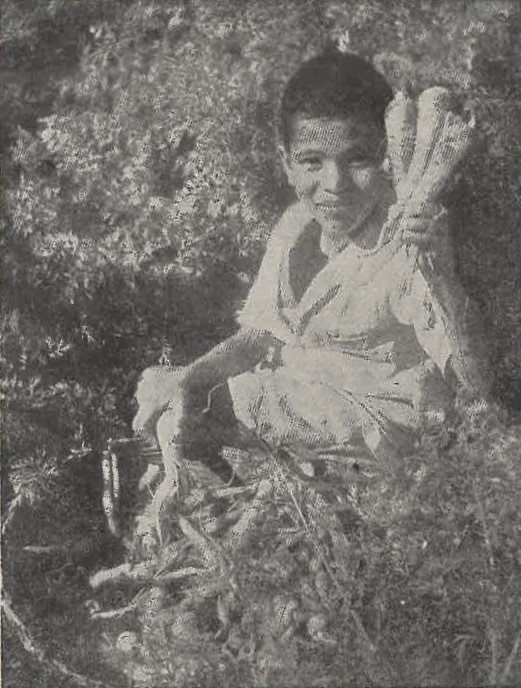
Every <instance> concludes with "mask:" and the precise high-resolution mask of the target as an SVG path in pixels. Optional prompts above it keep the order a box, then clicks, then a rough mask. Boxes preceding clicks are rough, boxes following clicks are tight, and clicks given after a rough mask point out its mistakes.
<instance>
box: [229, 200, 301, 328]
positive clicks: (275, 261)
mask: <svg viewBox="0 0 521 688" xmlns="http://www.w3.org/2000/svg"><path fill="white" fill-rule="evenodd" d="M306 221H309V217H308V215H307V214H306V212H305V210H304V209H302V208H301V206H300V205H298V204H297V205H294V206H291V207H290V208H288V210H286V212H285V213H284V215H283V216H282V218H281V219H280V221H279V223H278V224H277V226H276V227H275V228H274V230H273V233H272V235H271V237H270V239H269V240H268V244H267V247H266V253H265V254H264V258H263V260H262V263H261V266H260V269H259V273H258V275H257V277H256V279H255V281H254V283H253V285H252V287H251V289H250V293H249V294H248V297H247V299H246V301H245V304H244V306H243V308H242V310H241V311H240V313H239V314H238V322H239V325H240V326H241V327H243V328H252V329H259V330H267V331H269V332H271V333H272V334H273V335H274V336H275V337H278V338H280V339H282V340H285V339H287V338H291V332H290V330H289V329H288V326H287V324H286V323H285V322H284V320H283V319H282V318H281V314H280V305H281V304H280V303H279V287H280V283H281V272H282V266H283V264H284V261H285V259H287V255H288V251H289V250H290V248H291V246H292V245H293V243H294V241H295V239H296V236H298V233H299V232H300V231H301V228H302V227H303V226H304V225H305V223H306Z"/></svg>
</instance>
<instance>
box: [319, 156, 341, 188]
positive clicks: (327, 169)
mask: <svg viewBox="0 0 521 688" xmlns="http://www.w3.org/2000/svg"><path fill="white" fill-rule="evenodd" d="M346 176H347V175H346V173H345V171H343V170H342V168H341V167H340V165H339V164H338V163H336V162H334V161H333V160H330V161H328V163H327V164H326V165H324V169H323V178H322V179H323V184H324V189H325V190H326V191H329V192H330V193H338V192H339V191H340V190H341V189H343V188H344V186H345V185H346V181H347V180H346Z"/></svg>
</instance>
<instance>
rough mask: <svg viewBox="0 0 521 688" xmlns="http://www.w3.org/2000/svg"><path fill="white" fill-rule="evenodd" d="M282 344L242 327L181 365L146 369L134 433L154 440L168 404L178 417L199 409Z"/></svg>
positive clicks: (262, 332)
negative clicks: (218, 387) (216, 390)
mask: <svg viewBox="0 0 521 688" xmlns="http://www.w3.org/2000/svg"><path fill="white" fill-rule="evenodd" d="M281 344H282V343H281V342H280V340H278V339H277V338H276V337H274V336H273V335H272V334H271V333H270V332H268V331H266V330H255V329H241V330H239V332H237V333H236V334H234V335H233V336H231V337H229V338H228V339H226V340H225V341H224V342H222V343H221V344H218V345H217V346H215V347H214V348H213V349H211V350H210V351H209V352H208V353H206V354H204V356H201V357H200V358H198V359H196V360H195V361H194V362H193V363H191V364H189V365H187V366H185V367H183V368H175V369H173V368H168V367H165V366H156V367H153V368H148V369H147V370H145V372H144V373H143V375H142V377H141V380H140V382H139V385H138V388H137V392H136V399H137V401H138V406H139V408H138V412H137V414H136V416H135V418H134V421H133V430H134V432H136V433H138V434H142V435H145V436H146V437H148V438H149V439H151V440H154V439H155V426H156V423H157V421H158V419H159V417H160V416H161V414H162V413H163V412H164V411H165V409H166V408H167V407H168V406H169V404H171V403H175V405H176V407H177V408H178V410H179V412H180V414H181V416H188V415H189V414H192V413H197V412H200V411H201V410H202V409H204V407H205V406H206V403H207V398H208V393H209V391H210V390H211V389H212V388H214V387H215V386H216V385H219V384H221V383H224V382H226V380H228V378H230V377H235V376H236V375H240V374H241V373H244V372H247V371H248V370H252V369H253V368H255V366H256V365H258V364H259V363H261V362H262V361H263V360H268V358H270V356H273V353H274V352H276V351H277V350H279V349H280V346H281Z"/></svg>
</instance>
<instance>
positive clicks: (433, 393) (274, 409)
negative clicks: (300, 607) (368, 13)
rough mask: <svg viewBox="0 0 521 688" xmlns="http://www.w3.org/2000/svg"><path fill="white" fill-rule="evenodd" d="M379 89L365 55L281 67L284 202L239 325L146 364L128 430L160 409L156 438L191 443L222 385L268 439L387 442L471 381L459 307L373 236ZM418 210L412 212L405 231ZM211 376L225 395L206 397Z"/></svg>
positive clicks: (413, 228) (380, 132)
mask: <svg viewBox="0 0 521 688" xmlns="http://www.w3.org/2000/svg"><path fill="white" fill-rule="evenodd" d="M392 97H393V94H392V91H391V88H390V87H389V85H388V84H387V83H386V81H385V80H384V78H383V77H382V76H381V75H380V74H379V73H378V72H377V71H376V70H375V69H374V68H373V67H372V65H370V64H369V63H368V62H366V61H364V60H362V59H361V58H358V57H356V56H354V55H349V54H343V53H340V52H338V51H330V52H327V53H324V54H323V55H320V56H318V57H316V58H313V59H311V60H309V61H308V62H306V63H305V64H304V65H302V67H301V68H300V69H299V70H298V72H297V73H296V74H295V75H294V76H293V78H292V79H291V80H290V82H289V83H288V85H287V87H286V90H285V93H284V96H283V100H282V107H281V125H280V128H281V139H282V150H281V155H282V160H283V164H284V168H285V171H286V174H287V178H288V181H289V183H290V185H291V186H292V187H293V189H294V192H295V196H296V199H297V200H296V203H294V204H293V205H292V206H291V207H290V208H288V210H287V211H286V212H285V213H284V215H283V217H282V218H281V220H280V222H279V223H278V225H277V226H276V228H275V229H274V231H273V233H272V236H271V237H270V240H269V242H268V246H267V250H266V254H265V257H264V259H263V262H262V265H261V268H260V271H259V274H258V276H257V279H256V281H255V283H254V285H253V287H252V289H251V292H250V294H249V296H248V299H247V301H246V303H245V305H244V308H243V310H242V312H241V314H240V316H239V323H240V330H239V332H238V333H237V334H236V335H234V336H233V337H231V338H229V339H227V340H226V341H225V342H223V343H222V344H220V345H219V346H217V347H215V348H214V349H213V350H212V351H210V352H209V353H208V354H206V355H205V356H203V357H201V358H199V359H198V360H196V361H195V362H194V363H192V364H191V365H189V366H187V367H186V368H183V369H177V370H173V371H172V370H170V371H168V370H159V372H158V369H151V370H149V371H146V372H145V374H144V376H143V380H142V382H141V384H140V387H139V388H138V394H137V396H138V401H139V402H140V409H139V411H138V414H137V416H136V419H135V422H134V428H135V429H136V430H137V431H141V432H148V433H149V434H151V435H153V434H154V433H155V428H156V422H157V420H158V418H159V417H160V416H161V414H163V415H162V420H161V423H160V425H159V426H158V428H159V430H160V432H159V439H160V443H161V445H162V446H166V445H169V446H176V447H177V448H178V451H180V452H183V453H184V454H187V455H189V456H192V457H193V458H198V457H202V456H203V455H204V453H205V449H204V445H205V442H207V441H209V436H210V435H211V432H210V431H208V432H207V430H205V427H207V428H208V427H210V425H206V426H205V423H206V424H208V422H209V421H210V420H211V417H212V415H213V417H214V419H213V422H214V424H213V426H212V427H213V428H214V429H215V427H218V426H219V423H224V424H226V423H227V422H228V421H227V420H226V413H227V410H230V409H227V408H226V398H228V400H229V401H231V408H232V409H233V416H232V415H229V416H228V417H229V418H233V417H234V418H236V419H238V420H240V421H241V422H242V423H243V424H245V425H246V426H247V427H249V428H251V429H252V430H254V431H255V432H256V433H257V434H258V435H259V436H261V437H262V438H263V439H265V440H266V441H267V442H269V443H270V444H272V445H278V444H281V443H282V444H283V443H295V444H298V445H303V446H306V447H309V448H316V449H320V450H326V451H327V449H328V448H330V447H333V446H334V447H336V448H338V447H345V448H346V450H352V448H353V447H354V446H356V447H357V451H360V452H362V453H363V452H368V453H369V454H370V455H371V456H373V457H377V458H380V457H381V458H385V456H386V455H388V454H390V453H391V454H393V455H404V454H406V453H407V452H408V451H410V450H411V448H412V447H413V445H414V442H415V441H416V439H417V438H418V437H419V435H420V433H421V432H422V430H423V429H424V428H425V427H426V426H427V425H430V424H432V423H438V422H440V421H442V420H443V419H444V418H445V415H446V414H447V412H448V411H449V409H450V406H451V401H452V398H453V394H454V384H453V382H454V380H455V379H459V381H460V383H461V384H463V385H467V386H472V385H473V384H475V380H476V377H475V374H474V371H473V370H472V369H471V367H472V359H471V358H470V356H469V355H468V352H467V351H466V350H464V348H463V347H462V340H461V339H460V338H459V336H458V332H459V331H460V327H459V325H460V323H458V322H457V320H458V318H459V316H460V315H461V312H462V307H461V309H460V306H459V305H458V306H457V308H456V309H455V310H453V311H452V312H448V311H444V310H443V307H442V306H441V305H440V302H439V301H438V300H437V299H436V298H434V294H433V291H432V287H431V284H430V282H429V278H428V276H426V275H425V274H424V273H423V272H422V271H421V270H419V269H417V265H416V264H415V263H414V261H413V260H412V259H411V258H410V256H409V253H408V252H407V250H406V248H405V246H404V247H402V248H401V249H398V250H396V248H392V246H391V245H390V244H383V245H380V243H379V238H380V234H381V231H382V227H383V225H384V223H385V221H386V219H387V216H388V211H389V208H390V207H391V206H392V205H393V202H394V200H395V196H394V192H393V187H392V183H391V181H390V179H389V177H388V175H387V174H386V173H385V172H384V169H383V167H382V163H383V160H384V155H385V150H386V137H385V124H384V115H385V111H386V108H387V106H388V104H389V103H390V101H391V100H392ZM431 222H432V221H431V220H429V219H427V218H425V217H423V218H417V219H416V220H411V222H410V223H409V225H408V235H407V236H408V238H409V240H412V241H414V240H415V238H418V239H421V238H422V236H425V235H426V234H427V235H428V232H429V229H430V228H429V223H431ZM451 279H452V281H451V291H452V296H453V299H452V301H453V303H456V304H458V303H459V302H461V300H462V295H461V292H460V288H459V286H458V285H457V284H456V283H455V282H454V280H453V276H452V278H451ZM458 299H459V302H458ZM478 384H479V383H478ZM219 387H221V388H225V390H226V391H228V390H229V396H227V394H226V396H225V401H222V400H221V402H219V401H217V400H215V401H214V402H213V403H212V404H211V406H212V407H213V408H212V409H211V411H210V414H208V413H206V414H205V413H203V408H204V407H205V406H206V404H207V399H208V393H209V391H210V390H212V389H216V388H219ZM222 398H223V397H222V395H221V399H222ZM167 408H168V412H167V413H166V414H164V411H165V410H166V409H167ZM219 414H220V415H219ZM219 418H220V419H219ZM196 438H199V440H197V439H196ZM201 438H202V440H201ZM221 440H222V437H221V438H219V433H217V439H216V440H215V442H216V444H219V442H220V441H221Z"/></svg>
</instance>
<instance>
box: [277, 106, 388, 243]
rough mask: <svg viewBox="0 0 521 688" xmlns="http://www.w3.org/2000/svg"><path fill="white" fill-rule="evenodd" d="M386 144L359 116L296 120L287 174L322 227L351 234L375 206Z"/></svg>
mask: <svg viewBox="0 0 521 688" xmlns="http://www.w3.org/2000/svg"><path fill="white" fill-rule="evenodd" d="M384 144H385V139H384V137H383V134H382V132H381V131H380V130H379V129H378V128H377V127H376V125H374V124H372V123H371V122H370V121H368V119H367V120H364V118H363V117H361V116H357V117H350V118H346V119H322V118H320V119H314V118H304V117H297V118H295V119H294V121H293V126H292V128H291V135H290V147H289V151H288V152H287V153H286V154H285V156H284V159H285V168H286V173H287V176H288V180H289V183H290V184H291V185H292V186H293V188H294V190H295V193H296V195H297V197H298V199H299V200H300V201H304V202H305V203H307V204H308V205H309V206H310V209H311V211H312V212H313V214H314V216H315V217H316V219H317V220H318V221H319V222H320V224H321V225H322V227H323V228H324V229H326V230H330V231H331V230H332V231H334V232H336V233H338V232H342V233H345V234H347V235H349V233H350V232H349V230H350V228H352V229H353V231H355V226H356V225H358V222H357V221H360V220H361V219H362V218H363V217H364V216H366V215H367V214H368V213H369V212H370V211H371V210H372V208H374V206H375V205H376V203H377V202H378V198H379V189H380V185H381V180H382V175H381V174H380V168H381V162H382V157H383V156H382V151H383V149H384Z"/></svg>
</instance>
